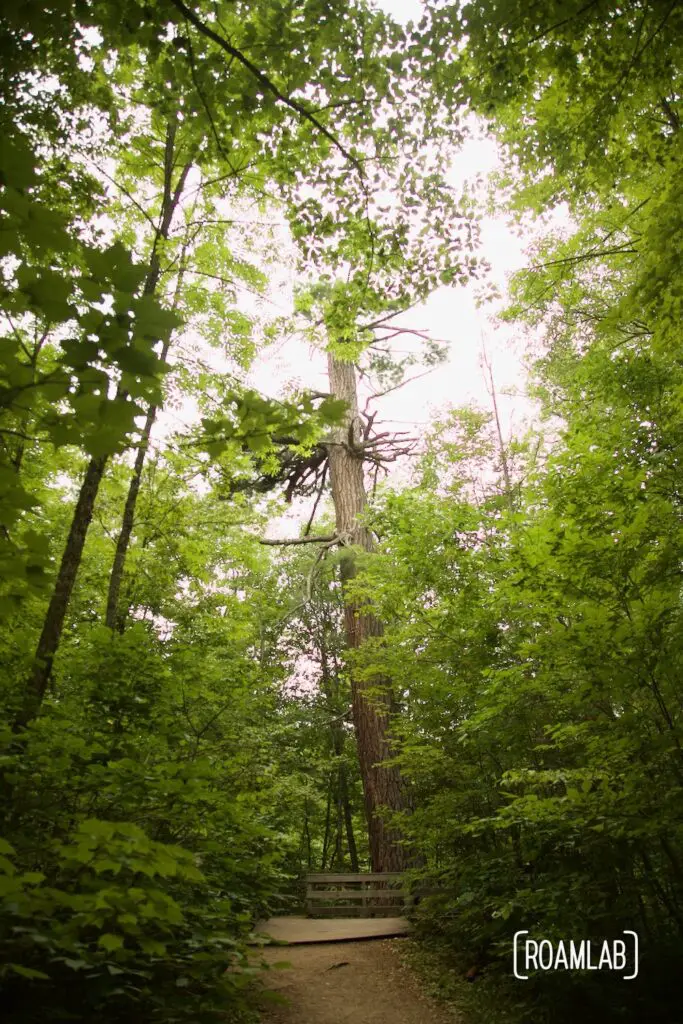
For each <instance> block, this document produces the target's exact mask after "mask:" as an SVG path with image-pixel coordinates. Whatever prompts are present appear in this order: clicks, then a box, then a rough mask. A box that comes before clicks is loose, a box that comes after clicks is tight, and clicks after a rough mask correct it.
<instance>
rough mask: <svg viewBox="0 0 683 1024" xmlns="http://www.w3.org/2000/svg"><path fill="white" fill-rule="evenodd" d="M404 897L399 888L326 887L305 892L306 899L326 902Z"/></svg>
mask: <svg viewBox="0 0 683 1024" xmlns="http://www.w3.org/2000/svg"><path fill="white" fill-rule="evenodd" d="M405 898H406V893H404V892H403V891H402V890H401V889H380V890H379V892H378V891H377V890H375V889H358V890H355V889H328V890H327V892H318V891H316V892H309V893H307V894H306V900H325V901H327V902H328V903H329V902H330V901H332V902H336V901H338V900H361V901H362V902H365V900H369V899H377V900H394V901H395V900H397V899H400V900H403V899H405Z"/></svg>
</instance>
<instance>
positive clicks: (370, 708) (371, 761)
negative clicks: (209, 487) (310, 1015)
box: [328, 354, 406, 871]
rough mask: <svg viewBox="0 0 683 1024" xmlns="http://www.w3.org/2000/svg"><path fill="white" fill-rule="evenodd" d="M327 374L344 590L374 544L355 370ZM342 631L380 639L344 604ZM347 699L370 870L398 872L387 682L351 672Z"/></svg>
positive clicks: (398, 803) (336, 364) (336, 366)
mask: <svg viewBox="0 0 683 1024" xmlns="http://www.w3.org/2000/svg"><path fill="white" fill-rule="evenodd" d="M328 372H329V378H330V391H331V393H332V394H333V396H334V397H335V398H341V399H343V400H344V401H345V402H346V403H347V415H346V418H345V420H344V422H343V423H342V424H341V425H340V426H338V427H337V428H336V429H335V431H334V434H333V436H332V437H331V438H330V443H329V448H328V450H329V461H330V483H331V487H332V500H333V502H334V509H335V516H336V530H337V535H338V536H339V537H340V538H341V539H342V543H343V545H344V546H345V548H346V550H345V552H344V557H343V558H342V561H341V576H342V582H343V584H347V583H348V582H349V581H350V580H352V579H353V578H354V576H355V575H356V559H355V554H354V551H353V548H354V547H360V548H362V549H363V550H365V551H372V550H373V547H374V541H373V539H372V535H371V533H370V531H369V530H368V529H367V528H366V527H365V526H363V525H361V523H360V522H359V516H360V515H361V514H362V512H363V510H364V509H365V507H366V505H367V494H366V491H365V480H364V475H363V459H362V452H361V444H362V440H361V430H360V417H359V415H358V396H357V390H356V374H355V370H354V367H353V364H352V363H343V362H341V361H340V360H339V359H337V358H336V357H335V356H333V355H331V354H329V355H328ZM344 627H345V632H346V642H347V645H348V647H349V648H350V649H355V648H358V647H360V646H361V644H362V643H364V641H366V640H369V639H371V638H373V637H381V636H382V633H383V629H382V623H381V622H380V621H379V619H378V618H377V616H376V615H373V614H372V612H370V611H368V610H367V609H365V608H363V607H361V606H359V605H358V604H357V603H356V602H354V601H352V600H350V599H348V598H347V600H346V601H345V608H344ZM368 689H372V691H373V695H372V697H371V698H370V697H369V696H368V694H367V690H368ZM351 699H352V708H353V724H354V729H355V732H356V741H357V744H358V757H359V761H360V772H361V778H362V780H363V795H364V799H365V812H366V815H367V819H368V833H369V838H370V862H371V864H372V870H373V871H402V870H403V868H404V867H405V863H406V857H405V852H404V847H403V846H402V845H401V842H400V840H401V834H400V832H398V831H397V830H396V829H393V828H389V827H388V826H387V825H386V824H385V822H384V820H383V816H382V812H383V810H387V811H389V812H392V811H401V810H403V809H404V807H405V796H404V786H403V780H402V778H401V774H400V772H399V770H398V768H397V767H396V766H395V765H391V766H389V765H387V764H385V762H386V761H387V760H388V759H389V758H391V757H392V755H393V753H394V751H393V749H392V742H391V735H390V723H391V714H392V710H393V700H392V694H391V686H390V683H389V680H387V679H383V678H374V679H371V680H366V679H362V680H360V679H358V678H356V677H355V674H354V673H353V671H352V673H351Z"/></svg>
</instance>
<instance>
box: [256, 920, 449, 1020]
mask: <svg viewBox="0 0 683 1024" xmlns="http://www.w3.org/2000/svg"><path fill="white" fill-rule="evenodd" d="M402 941H403V940H402V939H398V940H386V939H384V940H380V941H377V940H373V941H367V942H339V943H324V944H323V943H321V944H320V945H307V946H293V947H290V948H287V949H283V948H282V947H279V948H278V947H270V948H267V949H264V950H263V957H264V959H265V960H266V961H267V962H268V963H270V964H275V963H282V962H288V963H289V964H291V967H288V968H285V969H281V970H275V971H272V972H271V974H270V975H269V977H268V981H267V985H266V987H267V988H269V989H271V990H274V991H276V992H279V993H280V994H281V995H283V996H285V997H286V999H287V1000H288V1003H287V1004H286V1005H285V1004H282V1005H273V1006H271V1007H268V1009H266V1010H265V1011H264V1014H263V1024H458V1021H459V1018H458V1017H456V1016H455V1015H454V1013H453V1012H452V1011H451V1010H449V1009H448V1008H446V1007H443V1006H441V1005H439V1004H438V1003H436V1002H435V1001H434V1000H433V999H432V998H431V997H429V996H428V995H427V994H426V993H425V992H424V991H423V989H422V987H421V985H420V982H419V980H418V979H417V978H416V977H415V975H414V974H413V972H412V971H411V970H410V968H408V967H407V966H406V965H405V964H403V963H402V962H401V959H400V957H399V953H398V945H399V943H400V942H402Z"/></svg>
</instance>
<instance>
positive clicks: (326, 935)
mask: <svg viewBox="0 0 683 1024" xmlns="http://www.w3.org/2000/svg"><path fill="white" fill-rule="evenodd" d="M409 931H410V923H409V922H408V921H406V919H405V918H404V917H336V918H326V919H323V920H320V919H317V918H310V917H271V918H270V920H268V921H260V922H259V923H258V924H257V925H256V927H255V928H254V935H255V936H256V937H257V938H259V939H260V941H262V942H267V941H268V940H269V939H270V940H272V941H274V942H286V943H288V944H289V945H292V946H294V945H296V946H299V945H304V944H306V943H313V942H349V941H354V940H359V939H389V938H394V937H395V936H397V935H407V934H408V932H409Z"/></svg>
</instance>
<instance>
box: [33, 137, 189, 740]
mask: <svg viewBox="0 0 683 1024" xmlns="http://www.w3.org/2000/svg"><path fill="white" fill-rule="evenodd" d="M176 130H177V129H176V123H175V121H172V122H169V126H168V131H167V135H166V151H165V160H164V198H163V201H162V208H161V215H160V221H159V226H158V228H157V230H156V232H155V235H154V241H153V243H152V252H151V257H150V261H149V271H148V273H147V277H146V279H145V285H144V288H143V294H145V295H152V294H153V293H154V292H155V291H156V288H157V285H158V283H159V278H160V276H161V263H160V259H159V242H160V241H161V239H167V238H168V233H169V230H170V227H171V221H172V219H173V214H174V212H175V210H176V209H177V206H178V203H179V202H180V197H181V195H182V192H183V189H184V187H185V180H186V178H187V175H188V173H189V169H190V165H189V164H187V165H186V166H185V167H184V168H183V170H182V171H181V173H180V176H179V178H178V181H177V184H176V187H175V189H173V188H172V179H171V175H172V173H173V158H174V147H175V137H176ZM117 398H120V399H121V400H123V399H124V398H125V392H124V391H123V390H122V389H121V388H119V389H118V391H117ZM107 461H108V456H101V457H99V458H92V459H91V460H90V462H89V464H88V468H87V470H86V472H85V477H84V478H83V483H82V484H81V490H80V493H79V495H78V501H77V502H76V508H75V509H74V514H73V518H72V520H71V527H70V529H69V536H68V538H67V542H66V547H65V548H64V554H63V556H62V561H61V563H60V566H59V572H58V573H57V579H56V581H55V586H54V590H53V593H52V598H51V600H50V604H49V605H48V609H47V613H46V615H45V621H44V623H43V630H42V633H41V635H40V639H39V641H38V646H37V648H36V654H35V659H34V665H33V669H32V672H31V675H30V676H29V679H28V681H27V684H26V689H25V692H24V699H23V703H22V706H21V709H20V711H19V713H18V715H17V717H16V719H15V721H14V726H13V728H14V731H15V732H20V731H21V730H22V729H24V728H26V726H27V725H28V723H29V722H30V721H31V720H32V719H33V718H35V717H36V715H37V714H38V712H39V711H40V706H41V704H42V702H43V699H44V697H45V693H46V691H47V686H48V683H49V681H50V675H51V674H52V664H53V661H54V657H55V654H56V653H57V649H58V647H59V643H60V641H61V638H62V631H63V628H64V619H65V617H66V611H67V608H68V605H69V601H70V599H71V593H72V591H73V588H74V583H75V582H76V576H77V574H78V569H79V567H80V564H81V559H82V557H83V548H84V547H85V539H86V536H87V533H88V528H89V526H90V522H91V520H92V516H93V511H94V508H95V501H96V499H97V492H98V491H99V487H100V483H101V482H102V477H103V475H104V470H105V467H106V465H107Z"/></svg>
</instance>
